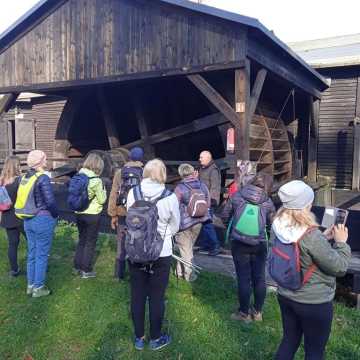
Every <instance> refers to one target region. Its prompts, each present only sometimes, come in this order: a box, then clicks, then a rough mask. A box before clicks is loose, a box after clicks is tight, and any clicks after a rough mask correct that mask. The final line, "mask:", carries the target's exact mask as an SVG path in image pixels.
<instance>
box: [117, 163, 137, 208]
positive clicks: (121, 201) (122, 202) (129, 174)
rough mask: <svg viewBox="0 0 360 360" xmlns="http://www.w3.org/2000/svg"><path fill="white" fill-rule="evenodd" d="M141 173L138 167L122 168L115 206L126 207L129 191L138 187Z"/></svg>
mask: <svg viewBox="0 0 360 360" xmlns="http://www.w3.org/2000/svg"><path fill="white" fill-rule="evenodd" d="M142 173H143V169H142V168H141V167H139V166H124V167H123V168H122V169H121V186H120V189H119V193H118V198H117V201H116V205H117V206H126V201H127V196H128V194H129V191H130V190H131V189H132V188H134V187H135V186H139V185H140V183H141V180H142Z"/></svg>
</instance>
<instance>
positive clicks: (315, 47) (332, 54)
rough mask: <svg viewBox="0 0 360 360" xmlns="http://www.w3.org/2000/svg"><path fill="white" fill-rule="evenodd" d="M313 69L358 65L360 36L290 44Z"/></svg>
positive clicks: (353, 35) (359, 59)
mask: <svg viewBox="0 0 360 360" xmlns="http://www.w3.org/2000/svg"><path fill="white" fill-rule="evenodd" d="M289 46H290V47H291V48H292V49H293V50H294V51H296V52H297V53H298V54H299V55H300V56H301V57H302V58H303V59H304V60H305V61H306V62H307V63H308V64H310V65H311V66H313V67H314V68H326V67H340V66H352V65H360V34H352V35H346V36H336V37H331V38H325V39H316V40H309V41H300V42H296V43H290V44H289Z"/></svg>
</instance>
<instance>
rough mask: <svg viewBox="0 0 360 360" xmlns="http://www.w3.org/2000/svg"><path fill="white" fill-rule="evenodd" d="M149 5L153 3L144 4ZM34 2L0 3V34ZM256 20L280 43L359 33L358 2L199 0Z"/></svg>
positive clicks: (0, 1) (35, 0) (25, 0)
mask: <svg viewBox="0 0 360 360" xmlns="http://www.w3.org/2000/svg"><path fill="white" fill-rule="evenodd" d="M148 1H153V0H148ZM37 2H38V0H0V33H2V32H3V31H4V30H6V29H7V28H8V27H9V26H10V25H11V24H12V23H13V22H14V21H16V20H17V19H18V18H19V17H20V16H21V15H23V14H24V13H25V12H26V11H27V10H29V9H30V8H31V7H32V6H33V5H34V4H36V3H37ZM203 2H204V3H206V4H208V5H211V6H215V7H219V8H224V9H226V10H230V11H234V12H238V13H240V14H242V15H246V16H250V17H254V18H257V19H259V20H260V21H261V22H262V23H263V24H264V25H265V26H266V27H267V28H268V29H269V30H273V31H274V32H275V34H276V36H277V37H279V38H280V39H281V40H283V41H284V42H293V41H301V40H310V39H319V38H324V37H331V36H338V35H347V34H355V33H360V17H359V14H360V0H342V1H341V2H338V1H335V0H203Z"/></svg>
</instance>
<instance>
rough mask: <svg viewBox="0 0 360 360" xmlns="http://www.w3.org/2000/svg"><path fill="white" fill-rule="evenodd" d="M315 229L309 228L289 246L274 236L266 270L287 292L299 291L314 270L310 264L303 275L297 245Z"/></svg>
mask: <svg viewBox="0 0 360 360" xmlns="http://www.w3.org/2000/svg"><path fill="white" fill-rule="evenodd" d="M315 229H316V227H311V228H309V229H308V230H307V231H306V232H305V233H304V234H303V235H302V236H301V237H300V239H299V240H298V241H296V242H295V243H291V244H284V243H283V242H281V241H280V240H279V239H278V238H277V237H276V236H275V239H274V241H273V245H272V248H271V252H270V256H269V263H268V268H269V273H270V276H271V277H272V278H273V279H274V280H275V281H276V283H277V284H278V285H279V286H281V287H283V288H285V289H288V290H299V289H300V288H301V287H302V286H303V285H305V284H306V283H307V282H308V281H309V280H310V278H311V276H312V274H313V273H314V271H315V270H316V265H315V264H312V265H311V266H310V267H309V269H307V271H306V272H305V273H304V275H303V273H302V271H301V263H300V246H299V243H300V241H301V240H302V239H303V238H304V237H305V236H306V235H308V234H309V233H310V232H312V231H314V230H315Z"/></svg>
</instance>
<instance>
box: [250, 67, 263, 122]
mask: <svg viewBox="0 0 360 360" xmlns="http://www.w3.org/2000/svg"><path fill="white" fill-rule="evenodd" d="M266 76H267V70H266V69H260V70H259V71H258V73H257V75H256V80H255V83H254V85H253V87H252V89H251V99H250V105H249V120H250V123H251V120H252V118H253V116H254V114H255V111H256V108H257V105H258V102H259V99H260V95H261V91H262V89H263V86H264V82H265V79H266Z"/></svg>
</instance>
